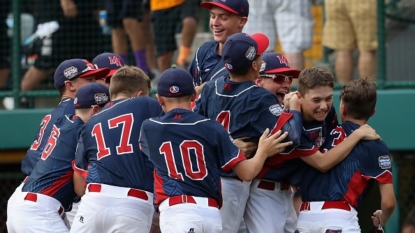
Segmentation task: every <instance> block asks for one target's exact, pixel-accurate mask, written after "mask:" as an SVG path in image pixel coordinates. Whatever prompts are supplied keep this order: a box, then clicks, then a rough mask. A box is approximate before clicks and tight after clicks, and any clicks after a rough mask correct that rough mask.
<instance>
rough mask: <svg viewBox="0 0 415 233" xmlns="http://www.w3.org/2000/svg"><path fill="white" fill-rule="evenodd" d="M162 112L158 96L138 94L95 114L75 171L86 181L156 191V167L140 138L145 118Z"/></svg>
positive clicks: (83, 137) (77, 157) (89, 123)
mask: <svg viewBox="0 0 415 233" xmlns="http://www.w3.org/2000/svg"><path fill="white" fill-rule="evenodd" d="M110 105H111V104H110ZM161 112H162V109H161V107H160V104H159V103H158V102H157V101H156V100H155V99H154V98H151V97H137V98H130V99H125V100H121V101H117V102H116V103H115V104H113V105H112V106H107V107H106V108H105V109H104V110H102V111H101V112H99V113H97V114H95V115H94V116H93V117H92V118H91V119H90V120H89V121H88V122H87V123H86V124H85V127H84V129H83V130H82V133H81V137H82V145H81V147H83V150H78V151H77V153H76V162H75V166H74V169H75V171H76V172H78V173H79V174H80V175H82V176H84V177H85V178H86V183H101V184H108V185H113V186H119V187H128V188H136V189H141V190H145V191H150V192H152V190H153V177H152V171H153V167H152V164H151V163H150V162H149V161H148V159H147V158H146V157H145V156H141V151H140V148H139V146H138V138H139V134H140V128H141V124H142V123H143V121H144V120H146V119H148V118H151V117H156V116H159V115H160V114H161Z"/></svg>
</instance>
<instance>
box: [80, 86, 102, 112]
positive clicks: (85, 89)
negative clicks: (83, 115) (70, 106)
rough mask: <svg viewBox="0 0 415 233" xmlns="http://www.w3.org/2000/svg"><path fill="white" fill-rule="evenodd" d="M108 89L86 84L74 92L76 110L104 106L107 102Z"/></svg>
mask: <svg viewBox="0 0 415 233" xmlns="http://www.w3.org/2000/svg"><path fill="white" fill-rule="evenodd" d="M109 96H110V94H109V90H108V87H106V86H104V85H102V84H100V83H88V84H86V85H84V86H82V87H81V88H79V90H78V91H77V92H76V95H75V100H74V105H75V108H76V109H79V108H91V107H92V106H94V105H98V106H100V107H102V106H104V105H105V104H106V103H108V101H109Z"/></svg>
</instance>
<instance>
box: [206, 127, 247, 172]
mask: <svg viewBox="0 0 415 233" xmlns="http://www.w3.org/2000/svg"><path fill="white" fill-rule="evenodd" d="M214 123H215V127H216V130H215V132H216V135H217V136H216V144H217V146H218V152H217V153H218V155H219V160H220V166H221V168H222V170H223V171H224V172H230V171H231V170H232V168H233V167H234V166H235V165H236V164H237V163H239V162H240V161H243V160H245V159H246V158H245V156H244V155H243V153H242V152H241V151H240V150H239V149H238V147H236V146H235V145H234V144H233V142H232V139H231V137H230V135H229V134H228V132H226V130H225V128H223V126H222V125H220V124H219V123H217V122H214Z"/></svg>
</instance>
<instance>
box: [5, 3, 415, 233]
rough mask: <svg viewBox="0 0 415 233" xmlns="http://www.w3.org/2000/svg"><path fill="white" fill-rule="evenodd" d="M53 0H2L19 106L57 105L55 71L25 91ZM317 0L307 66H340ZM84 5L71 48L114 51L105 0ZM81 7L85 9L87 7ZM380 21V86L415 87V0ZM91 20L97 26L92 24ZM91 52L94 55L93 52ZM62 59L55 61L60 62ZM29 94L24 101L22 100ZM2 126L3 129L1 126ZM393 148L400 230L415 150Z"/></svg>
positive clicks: (413, 197) (204, 33)
mask: <svg viewBox="0 0 415 233" xmlns="http://www.w3.org/2000/svg"><path fill="white" fill-rule="evenodd" d="M258 1H259V0H258ZM261 1H262V0H261ZM52 2H57V3H58V4H59V1H47V0H1V1H0V3H1V5H0V12H6V15H5V17H3V18H0V24H1V23H3V22H4V23H5V26H6V27H5V29H6V33H7V35H8V36H7V37H6V40H10V44H9V45H7V47H1V49H0V50H4V49H7V50H10V53H9V56H8V57H7V60H8V62H9V64H10V66H9V68H11V73H10V77H9V79H8V80H7V82H6V85H4V86H1V85H0V100H1V99H2V98H5V97H12V99H13V100H12V102H13V103H14V107H15V108H20V107H25V108H27V107H29V108H38V107H42V106H54V105H56V101H57V99H58V92H57V91H56V90H54V89H53V78H52V77H53V75H52V74H53V73H51V74H50V75H48V77H47V78H46V79H45V80H43V81H42V82H41V83H40V84H39V85H38V86H36V88H34V89H33V90H30V91H24V92H23V91H21V85H20V84H21V80H22V77H23V76H24V74H25V72H26V71H27V70H28V68H29V67H30V66H31V65H32V64H33V62H34V60H35V59H36V57H34V56H33V52H34V51H36V49H37V47H36V46H37V45H39V44H37V43H39V42H41V41H37V42H36V41H35V43H29V44H25V43H24V41H25V39H27V38H28V37H29V36H30V35H32V34H33V33H34V31H35V30H36V25H37V24H38V23H42V22H46V21H47V20H49V19H50V18H53V17H56V13H59V12H60V11H59V7H60V6H59V5H53V4H55V3H53V4H52ZM77 2H81V1H77ZM313 3H314V5H313V6H312V14H313V18H314V21H315V26H314V36H313V46H312V47H311V48H310V49H308V50H307V51H305V53H304V54H305V58H306V66H307V67H309V66H324V67H326V68H328V69H330V70H332V71H334V56H333V50H330V49H328V48H324V47H323V46H322V43H321V41H322V27H323V22H324V9H323V4H322V3H323V1H313ZM39 4H44V5H39ZM82 4H84V5H82ZM39 6H40V7H39ZM79 7H83V8H85V9H94V10H95V16H96V18H93V17H89V16H85V18H84V19H83V20H82V21H79V22H76V23H75V24H74V25H71V26H72V27H73V30H72V31H69V32H68V34H65V35H63V36H64V37H65V40H69V41H73V43H72V44H70V45H69V47H68V48H67V49H69V50H71V49H74V48H76V47H77V46H80V47H82V48H83V49H84V50H85V51H83V52H86V54H90V55H91V56H93V55H95V54H98V53H100V52H104V51H111V50H112V47H111V35H110V29H108V27H106V26H105V24H103V22H104V21H105V20H104V19H105V18H104V16H103V15H101V16H100V17H101V18H100V22H101V25H99V23H98V21H99V20H98V19H99V11H102V10H104V9H105V7H104V1H103V0H100V1H98V0H95V1H84V3H81V4H80V5H79ZM199 11H200V12H199V13H198V15H199V16H200V20H199V26H198V34H197V36H196V39H195V41H194V46H193V51H194V48H195V47H197V46H198V45H200V44H201V43H202V42H203V41H205V40H209V39H211V34H210V32H209V26H208V16H209V15H208V12H207V11H206V10H203V9H199ZM79 12H81V10H80V11H79ZM0 17H1V16H0ZM48 17H49V18H48ZM6 22H7V24H6ZM377 22H378V23H377V25H376V26H375V25H374V27H377V33H378V50H377V80H378V81H377V82H378V87H379V89H381V90H389V89H414V88H415V81H414V80H415V78H414V74H415V65H414V61H415V44H414V43H413V41H415V26H414V25H415V1H414V0H390V1H388V2H385V1H383V0H378V1H377ZM72 24H73V23H72ZM88 25H94V26H93V27H92V26H91V27H89V28H88V27H87V26H88ZM100 26H101V28H100ZM88 30H90V31H93V30H96V31H95V34H94V35H92V36H95V40H94V43H92V45H87V46H85V45H79V43H78V42H79V41H83V40H84V39H85V36H86V34H87V33H86V31H88ZM178 38H180V36H178ZM43 42H44V41H43ZM61 49H63V48H61ZM67 49H66V50H64V49H63V50H62V51H63V52H62V54H60V55H62V57H60V58H61V60H63V59H65V58H69V57H70V55H68V54H66V53H65V51H66V52H68V50H67ZM277 51H281V47H280V46H279V45H278V46H277ZM70 52H71V51H69V52H68V53H69V54H70ZM68 56H69V57H68ZM3 58H6V57H3ZM86 58H89V59H91V58H92V57H86ZM58 59H59V57H58ZM0 60H1V59H0ZM61 60H57V61H54V62H58V63H60V61H61ZM128 60H129V61H132V60H133V57H132V54H131V52H130V53H129V59H128ZM6 63H7V62H6ZM6 63H4V64H0V75H1V69H2V68H3V67H4V65H5V64H6ZM130 64H133V62H130ZM354 73H355V75H354V76H355V77H357V71H355V72H354ZM0 78H1V77H0ZM0 84H1V83H0ZM339 87H340V85H337V86H336V88H339ZM23 99H24V101H23V102H22V100H23ZM22 103H24V104H25V106H20V105H21V104H22ZM2 108H4V106H2V103H0V109H2ZM411 111H412V112H408V113H407V114H413V110H411ZM0 112H1V110H0ZM398 117H399V116H398ZM388 123H389V122H385V124H388ZM0 130H2V129H1V128H0ZM0 133H1V132H0ZM397 137H398V135H397ZM16 140H18V139H16ZM398 140H399V139H398ZM0 143H2V142H0ZM7 153H8V152H6V151H1V150H0V182H1V184H2V186H1V188H0V210H1V211H0V223H1V225H0V232H6V228H5V224H4V223H5V220H6V206H7V199H8V197H9V196H10V195H11V193H12V192H13V191H14V189H15V187H17V186H18V185H19V183H20V182H21V180H22V178H23V177H22V175H21V174H20V171H19V168H20V166H19V164H18V162H19V161H18V160H19V159H20V158H21V157H18V158H19V159H16V160H8V163H6V162H5V160H4V158H5V157H7V156H8V154H7ZM392 154H393V159H394V168H395V173H394V178H395V181H396V183H395V186H396V188H395V190H396V194H397V199H398V201H399V202H398V204H399V205H398V207H397V210H396V211H395V213H394V216H393V218H392V219H391V224H390V226H388V230H389V231H388V232H394V233H395V232H396V233H397V232H399V231H400V228H399V226H400V225H401V224H402V221H403V220H404V219H405V218H407V217H408V216H411V215H410V213H411V211H412V212H413V211H414V206H415V183H414V182H415V169H414V167H415V151H411V150H410V151H402V150H399V149H397V150H396V151H392ZM13 162H17V163H13ZM377 198H378V197H377ZM378 203H379V202H377V204H378ZM367 210H368V211H372V209H370V208H367ZM365 214H367V213H365ZM369 214H370V213H369ZM362 216H363V213H362V214H360V213H359V217H362ZM364 216H366V215H364ZM412 217H414V216H412ZM362 218H363V217H362ZM364 219H366V220H365V221H363V222H361V225H362V229H363V231H362V232H368V231H369V229H370V227H369V225H370V222H369V221H367V218H366V217H365V218H364Z"/></svg>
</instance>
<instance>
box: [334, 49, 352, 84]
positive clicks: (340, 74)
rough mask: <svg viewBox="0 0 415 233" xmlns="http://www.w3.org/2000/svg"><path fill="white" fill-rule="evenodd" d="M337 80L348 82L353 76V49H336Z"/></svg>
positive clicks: (343, 82) (342, 82)
mask: <svg viewBox="0 0 415 233" xmlns="http://www.w3.org/2000/svg"><path fill="white" fill-rule="evenodd" d="M335 70H336V77H337V82H338V83H341V84H346V83H348V82H350V81H351V80H352V78H353V50H336V64H335Z"/></svg>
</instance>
